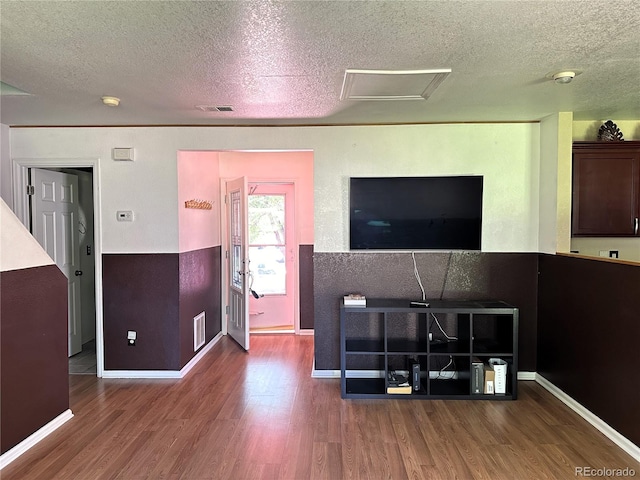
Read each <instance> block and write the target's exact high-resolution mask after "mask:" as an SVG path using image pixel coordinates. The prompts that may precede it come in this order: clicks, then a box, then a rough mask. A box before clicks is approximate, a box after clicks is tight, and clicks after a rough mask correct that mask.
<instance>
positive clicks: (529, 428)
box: [0, 335, 640, 480]
mask: <svg viewBox="0 0 640 480" xmlns="http://www.w3.org/2000/svg"><path fill="white" fill-rule="evenodd" d="M312 361H313V337H310V336H294V335H258V336H253V337H252V338H251V352H250V353H248V354H247V353H245V352H243V351H242V350H241V349H240V348H239V347H238V346H237V345H236V344H235V343H234V342H233V341H232V340H229V339H227V338H224V339H223V340H222V341H221V342H220V343H219V344H218V345H216V346H215V347H214V348H213V349H212V350H211V351H210V352H209V353H208V354H207V355H206V356H205V357H204V358H203V359H202V360H201V361H200V363H198V365H196V367H195V368H194V369H193V370H192V371H191V372H190V373H189V374H188V375H187V377H186V378H184V379H181V380H116V379H99V378H96V377H94V376H88V375H74V376H70V397H71V409H72V411H73V412H74V415H75V416H74V418H73V419H72V420H70V421H69V422H67V423H66V424H65V425H64V426H62V427H61V428H60V429H59V430H57V431H56V432H54V433H53V434H52V435H50V436H49V437H47V438H46V439H44V440H43V441H42V442H40V443H39V444H38V445H36V446H35V447H34V448H33V449H31V450H30V451H28V452H27V453H25V454H24V455H22V456H20V457H19V458H18V459H17V460H15V461H14V462H13V463H11V464H10V465H8V466H7V467H5V468H4V469H3V470H2V471H1V472H0V478H2V480H14V479H20V480H23V479H27V480H51V479H60V480H65V479H80V480H94V479H123V480H142V479H151V480H156V479H176V480H177V479H181V480H182V479H186V480H205V479H215V480H226V479H229V480H231V479H232V480H245V479H247V480H248V479H257V480H269V479H293V480H298V479H301V480H303V479H304V480H306V479H330V480H338V479H354V480H358V479H367V480H369V479H375V480H378V479H391V480H401V479H413V480H420V479H465V480H466V479H491V480H500V479H523V480H525V479H564V478H567V479H569V478H576V476H575V468H576V467H592V468H625V467H629V468H631V469H633V470H635V472H636V476H638V477H640V463H639V462H636V461H634V460H633V458H631V457H630V456H629V455H627V454H626V453H624V452H623V451H622V450H621V449H619V448H618V447H616V446H614V445H613V444H612V443H611V442H610V441H609V440H608V439H607V438H606V437H604V436H603V435H602V434H600V433H599V432H598V431H597V430H595V429H594V428H593V427H591V426H590V425H589V424H588V423H587V422H586V421H584V420H583V419H582V418H580V417H579V416H578V415H577V414H575V413H574V412H573V411H571V410H570V409H569V408H567V407H566V406H564V405H563V404H562V403H560V402H559V401H558V400H557V399H556V398H555V397H553V396H552V395H551V394H550V393H548V392H547V391H546V390H544V389H543V388H542V387H540V386H539V385H537V384H536V383H534V382H520V385H519V393H520V396H519V399H518V400H517V401H514V402H492V401H462V400H451V401H442V400H342V399H341V398H340V383H339V380H337V379H313V378H311V368H312Z"/></svg>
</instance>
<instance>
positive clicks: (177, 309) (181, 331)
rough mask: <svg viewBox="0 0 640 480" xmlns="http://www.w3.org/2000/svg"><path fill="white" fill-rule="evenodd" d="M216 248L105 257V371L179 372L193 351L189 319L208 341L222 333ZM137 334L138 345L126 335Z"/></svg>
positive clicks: (218, 266) (191, 356)
mask: <svg viewBox="0 0 640 480" xmlns="http://www.w3.org/2000/svg"><path fill="white" fill-rule="evenodd" d="M220 255H221V251H220V247H219V246H217V247H211V248H205V249H201V250H195V251H191V252H184V253H180V254H178V253H167V254H109V255H103V288H104V339H105V369H106V370H180V369H181V368H182V367H184V366H185V365H186V364H187V363H188V362H189V360H191V359H192V358H193V357H194V356H195V354H196V353H197V352H194V350H193V317H195V316H196V315H198V314H200V313H201V312H205V318H206V327H205V331H206V341H207V342H208V341H210V340H211V339H213V337H214V336H216V335H217V334H218V333H219V332H220V330H221V320H220V308H221V307H220V305H221V304H220V302H221V298H220V268H221V256H220ZM128 330H135V331H136V332H137V336H138V338H137V340H136V345H135V346H134V347H131V346H129V345H128V343H127V331H128Z"/></svg>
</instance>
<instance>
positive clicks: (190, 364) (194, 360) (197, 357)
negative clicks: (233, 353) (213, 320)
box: [180, 332, 223, 378]
mask: <svg viewBox="0 0 640 480" xmlns="http://www.w3.org/2000/svg"><path fill="white" fill-rule="evenodd" d="M222 337H223V335H222V332H218V334H217V335H216V336H215V337H213V338H212V339H211V341H210V342H209V343H207V344H206V345H205V346H204V347H202V348H201V349H200V351H199V352H198V353H197V355H195V356H194V357H193V358H192V359H191V360H189V362H187V364H186V365H185V366H184V367H182V370H180V378H182V377H184V376H185V375H186V374H187V373H189V371H190V370H191V369H192V368H193V367H195V366H196V364H197V363H198V362H199V361H200V360H202V357H204V356H205V355H206V353H207V352H208V351H209V350H211V349H212V348H213V346H214V345H215V344H216V343H218V342H219V341H220V339H221V338H222Z"/></svg>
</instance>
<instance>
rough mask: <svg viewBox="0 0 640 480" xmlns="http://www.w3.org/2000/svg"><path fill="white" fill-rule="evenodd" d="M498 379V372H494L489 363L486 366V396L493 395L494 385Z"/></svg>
mask: <svg viewBox="0 0 640 480" xmlns="http://www.w3.org/2000/svg"><path fill="white" fill-rule="evenodd" d="M495 379H496V372H494V371H493V367H492V366H491V365H489V364H487V363H485V364H484V393H485V395H493V394H494V393H495V392H494V385H495Z"/></svg>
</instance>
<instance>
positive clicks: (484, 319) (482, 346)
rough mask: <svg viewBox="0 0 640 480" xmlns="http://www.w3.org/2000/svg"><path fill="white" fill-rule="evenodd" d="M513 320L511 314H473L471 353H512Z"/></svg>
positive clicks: (513, 337)
mask: <svg viewBox="0 0 640 480" xmlns="http://www.w3.org/2000/svg"><path fill="white" fill-rule="evenodd" d="M514 340H515V341H517V338H515V336H514V322H513V318H512V316H511V315H483V314H475V315H474V316H473V346H472V349H473V353H474V354H495V355H512V354H513V348H514Z"/></svg>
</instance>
